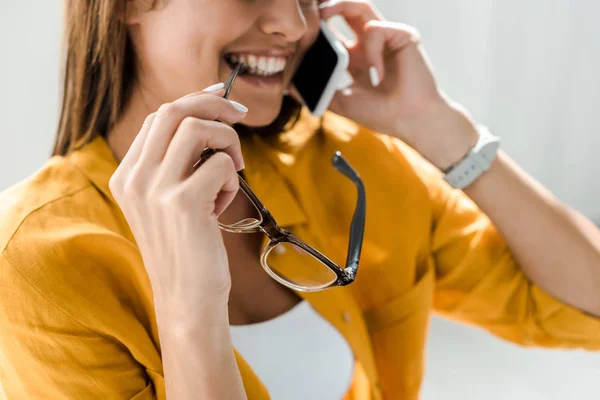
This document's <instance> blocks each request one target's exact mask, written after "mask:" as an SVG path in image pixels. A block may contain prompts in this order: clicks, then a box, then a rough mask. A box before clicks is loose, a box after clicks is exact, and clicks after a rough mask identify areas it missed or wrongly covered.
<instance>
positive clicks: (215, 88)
mask: <svg viewBox="0 0 600 400" xmlns="http://www.w3.org/2000/svg"><path fill="white" fill-rule="evenodd" d="M224 87H225V84H224V83H223V82H221V83H217V84H215V85H212V86H209V87H207V88H206V89H204V90H203V92H217V91H219V90H221V89H223V88H224Z"/></svg>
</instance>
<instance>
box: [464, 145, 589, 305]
mask: <svg viewBox="0 0 600 400" xmlns="http://www.w3.org/2000/svg"><path fill="white" fill-rule="evenodd" d="M465 193H466V194H467V195H468V196H469V197H471V199H473V201H475V203H477V205H478V206H479V207H480V208H481V209H482V210H483V211H484V212H485V213H486V214H487V215H488V216H489V217H490V219H491V220H492V221H493V222H494V224H495V226H496V227H497V229H498V231H499V232H500V233H501V234H502V236H503V238H504V240H505V241H506V243H507V245H508V246H509V248H510V249H511V251H512V253H513V255H514V257H515V259H516V261H517V262H518V263H519V265H520V266H521V268H522V269H523V271H524V272H525V274H526V275H527V276H528V277H529V278H530V279H531V280H532V281H533V282H534V283H535V284H537V285H538V286H540V287H541V288H543V289H545V290H546V291H548V292H549V293H550V294H552V295H553V296H555V297H556V298H558V299H560V300H562V301H564V302H565V303H567V304H570V305H572V306H574V307H577V308H579V309H581V310H583V311H586V312H588V313H590V314H594V315H597V316H600V231H599V230H598V229H597V228H596V227H595V226H594V225H593V224H592V223H591V222H590V221H589V220H587V219H586V218H585V217H583V216H582V215H581V214H579V213H577V212H576V211H574V210H572V209H570V208H568V207H567V206H566V205H564V204H562V203H561V202H560V201H559V200H558V199H557V198H556V197H555V196H553V195H552V194H551V193H550V192H549V191H548V190H547V189H546V188H544V187H543V186H542V185H541V184H539V183H538V182H537V181H535V180H534V179H533V178H531V177H530V176H528V175H527V174H526V173H525V172H524V171H523V170H522V169H521V168H519V167H518V166H517V165H516V164H515V163H514V162H513V161H512V160H511V159H510V158H509V157H508V156H507V155H506V154H504V153H502V152H500V154H499V156H498V159H497V160H496V161H495V162H494V163H493V165H492V167H491V168H490V170H489V171H488V172H486V173H485V174H483V175H482V176H481V177H480V178H479V179H478V180H477V181H475V183H473V184H472V185H471V186H470V187H469V188H467V189H466V190H465Z"/></svg>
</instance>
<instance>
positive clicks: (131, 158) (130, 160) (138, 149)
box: [121, 113, 156, 169]
mask: <svg viewBox="0 0 600 400" xmlns="http://www.w3.org/2000/svg"><path fill="white" fill-rule="evenodd" d="M155 115H156V114H155V113H152V114H150V115H148V116H147V117H146V119H145V120H144V123H143V124H142V128H141V129H140V131H139V132H138V134H137V135H136V137H135V139H133V143H131V146H129V150H127V153H126V154H125V156H124V157H123V160H121V165H122V166H123V167H125V168H127V169H129V168H131V167H133V166H134V165H135V164H136V163H137V161H138V159H139V158H140V154H141V153H142V149H143V148H144V143H146V138H147V137H148V132H150V128H151V126H152V122H154V117H155Z"/></svg>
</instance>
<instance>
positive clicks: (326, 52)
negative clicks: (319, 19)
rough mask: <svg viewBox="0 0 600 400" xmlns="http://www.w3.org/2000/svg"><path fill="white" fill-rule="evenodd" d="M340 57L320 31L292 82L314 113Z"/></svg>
mask: <svg viewBox="0 0 600 400" xmlns="http://www.w3.org/2000/svg"><path fill="white" fill-rule="evenodd" d="M337 63H338V55H337V53H336V52H335V50H334V49H333V48H332V47H331V44H330V43H329V41H328V40H327V38H325V35H324V34H323V32H322V31H320V30H319V36H318V38H317V40H316V42H315V43H314V44H313V45H312V47H311V48H309V49H308V50H307V51H306V53H305V54H304V58H303V59H302V61H301V62H300V65H299V66H298V70H297V71H296V74H295V75H294V77H293V79H292V82H293V83H294V86H295V87H296V90H298V92H299V93H300V95H301V96H302V99H303V100H304V102H305V103H306V106H307V107H308V108H309V109H310V110H311V111H313V110H314V109H315V108H317V105H318V103H319V99H320V98H321V96H322V95H323V91H324V90H325V87H326V86H327V83H328V82H329V79H330V78H331V75H333V72H334V71H335V67H336V66H337Z"/></svg>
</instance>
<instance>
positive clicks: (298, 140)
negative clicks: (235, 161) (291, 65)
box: [67, 111, 320, 228]
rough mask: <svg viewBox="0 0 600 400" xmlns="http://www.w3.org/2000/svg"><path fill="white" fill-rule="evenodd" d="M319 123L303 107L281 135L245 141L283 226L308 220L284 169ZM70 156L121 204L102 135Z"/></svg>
mask: <svg viewBox="0 0 600 400" xmlns="http://www.w3.org/2000/svg"><path fill="white" fill-rule="evenodd" d="M319 126H320V120H319V119H317V118H314V117H311V116H310V113H308V112H307V111H303V112H302V115H301V117H300V119H299V121H298V122H297V123H296V124H295V125H294V126H293V127H292V128H291V129H289V130H287V131H285V132H284V133H282V134H281V135H278V136H275V137H272V138H267V139H264V138H259V137H256V136H254V137H252V138H251V139H245V140H243V141H242V153H243V156H244V161H245V164H246V169H245V170H244V176H245V177H246V181H247V182H248V184H249V185H250V187H251V188H252V190H253V191H254V192H255V194H256V195H257V196H258V198H259V199H260V200H261V201H262V202H263V203H264V205H265V206H266V207H267V208H268V209H269V211H270V212H271V214H272V215H273V217H274V218H275V220H276V221H277V223H278V224H279V225H280V226H281V227H287V228H290V227H292V226H294V225H298V224H304V223H306V221H307V217H306V213H305V210H304V209H303V208H302V205H301V204H300V203H299V202H298V199H297V198H296V196H295V195H294V189H293V186H292V184H293V182H290V181H289V180H287V179H286V178H285V177H284V175H283V174H282V173H281V171H282V169H284V168H293V167H294V165H295V163H296V158H297V153H298V152H299V151H300V150H301V149H302V148H303V147H304V144H305V143H306V142H307V141H308V140H309V139H310V138H311V137H312V136H313V135H314V134H315V133H316V132H317V131H318V130H319ZM67 158H68V159H69V160H70V161H71V162H72V163H73V164H74V165H76V166H77V167H78V168H79V169H80V170H81V171H82V172H83V173H84V175H86V176H87V178H88V179H89V180H90V181H91V182H92V184H93V185H94V186H95V187H96V188H97V189H98V190H99V191H100V192H101V193H102V194H103V195H104V196H105V197H106V198H107V199H109V200H110V201H111V202H112V203H113V204H115V205H117V207H118V204H117V203H116V201H115V199H114V197H113V195H112V193H111V191H110V188H109V181H110V178H111V176H112V175H113V173H114V172H115V170H116V169H117V167H118V165H119V163H118V161H117V159H116V157H115V156H114V154H113V152H112V150H111V149H110V147H109V145H108V143H107V142H106V140H105V139H104V138H103V137H102V136H97V137H95V138H94V139H93V140H92V141H91V142H89V143H87V144H86V145H85V146H83V147H81V148H80V149H78V150H75V151H73V152H72V153H70V154H69V155H68V156H67ZM288 175H289V174H288Z"/></svg>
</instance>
